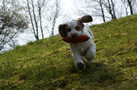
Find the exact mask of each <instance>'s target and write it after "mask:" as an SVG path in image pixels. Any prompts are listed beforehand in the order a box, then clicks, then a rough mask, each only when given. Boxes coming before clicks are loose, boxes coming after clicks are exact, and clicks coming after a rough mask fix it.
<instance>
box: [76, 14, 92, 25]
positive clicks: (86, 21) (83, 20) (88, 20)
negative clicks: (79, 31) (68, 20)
mask: <svg viewBox="0 0 137 90" xmlns="http://www.w3.org/2000/svg"><path fill="white" fill-rule="evenodd" d="M78 21H79V22H81V23H88V22H92V21H93V19H92V17H91V16H90V15H85V16H83V17H81V18H80V19H78Z"/></svg>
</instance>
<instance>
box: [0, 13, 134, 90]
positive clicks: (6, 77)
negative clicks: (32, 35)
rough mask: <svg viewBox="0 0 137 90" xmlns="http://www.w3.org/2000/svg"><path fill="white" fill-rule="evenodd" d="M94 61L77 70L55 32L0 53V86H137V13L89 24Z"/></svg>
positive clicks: (16, 87)
mask: <svg viewBox="0 0 137 90" xmlns="http://www.w3.org/2000/svg"><path fill="white" fill-rule="evenodd" d="M91 29H92V31H93V33H94V37H95V43H96V46H97V55H96V58H95V63H93V64H90V63H88V62H86V61H85V63H86V65H87V68H86V70H83V71H77V70H76V69H75V66H74V62H73V59H72V56H71V51H70V49H69V45H68V44H67V43H65V42H63V41H62V40H61V38H60V37H59V36H58V35H57V36H52V37H50V38H48V39H43V40H40V41H36V42H29V43H28V44H27V45H26V46H17V47H16V48H15V49H14V50H12V51H9V52H5V53H3V54H0V89H2V90H5V89H36V90H37V89H54V88H60V89H68V88H76V89H96V90H97V89H118V90H121V89H122V90H131V89H137V15H133V16H128V17H125V18H121V19H119V20H112V21H110V22H106V23H104V24H101V25H93V26H92V27H91Z"/></svg>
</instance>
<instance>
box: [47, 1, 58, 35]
mask: <svg viewBox="0 0 137 90" xmlns="http://www.w3.org/2000/svg"><path fill="white" fill-rule="evenodd" d="M54 3H55V4H53V5H55V6H54V11H53V12H51V17H50V19H51V20H49V21H51V35H52V36H53V35H54V29H55V24H56V20H57V18H58V17H59V13H60V1H59V0H55V2H54Z"/></svg>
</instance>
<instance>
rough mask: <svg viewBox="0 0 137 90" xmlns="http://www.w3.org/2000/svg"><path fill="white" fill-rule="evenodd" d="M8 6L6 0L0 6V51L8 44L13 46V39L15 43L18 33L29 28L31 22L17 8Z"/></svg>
mask: <svg viewBox="0 0 137 90" xmlns="http://www.w3.org/2000/svg"><path fill="white" fill-rule="evenodd" d="M8 4H9V3H8ZM6 6H8V5H7V3H6V0H3V5H2V7H0V51H2V50H3V49H4V47H5V46H6V45H9V46H12V44H11V41H12V43H13V42H14V38H15V37H16V35H17V34H19V33H20V32H23V30H24V29H26V28H28V23H29V22H28V21H27V17H26V16H25V15H23V14H20V13H19V12H18V11H16V10H17V8H16V10H15V9H14V8H13V6H12V5H11V6H10V5H9V6H10V7H6ZM13 44H15V43H13Z"/></svg>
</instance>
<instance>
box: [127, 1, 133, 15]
mask: <svg viewBox="0 0 137 90" xmlns="http://www.w3.org/2000/svg"><path fill="white" fill-rule="evenodd" d="M127 2H128V5H129V8H130V13H131V15H133V14H134V13H133V7H132V1H130V0H127Z"/></svg>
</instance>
